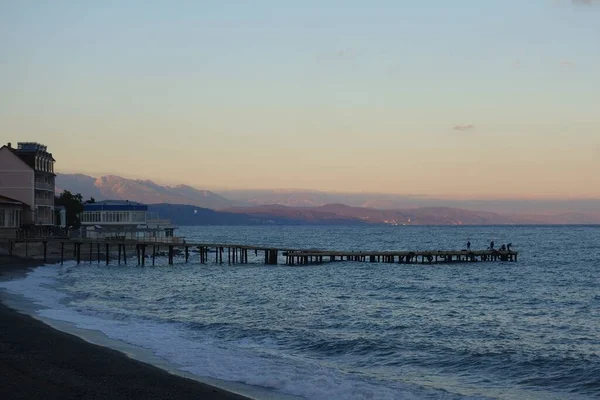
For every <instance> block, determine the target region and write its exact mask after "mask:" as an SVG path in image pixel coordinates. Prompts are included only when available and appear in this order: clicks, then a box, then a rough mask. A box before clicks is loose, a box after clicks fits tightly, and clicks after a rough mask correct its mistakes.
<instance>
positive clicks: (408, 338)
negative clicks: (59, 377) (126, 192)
mask: <svg viewBox="0 0 600 400" xmlns="http://www.w3.org/2000/svg"><path fill="white" fill-rule="evenodd" d="M178 233H179V234H180V235H183V236H185V237H186V240H187V241H188V242H189V243H192V242H209V243H221V242H223V243H239V244H255V245H265V246H272V247H276V246H280V247H288V248H320V249H336V250H427V249H442V250H445V249H447V250H450V249H462V248H464V247H465V246H466V242H467V241H470V242H471V244H472V248H473V249H484V248H486V247H487V246H488V244H489V242H490V241H492V240H493V241H494V242H495V244H496V247H498V246H499V245H501V244H503V243H509V242H511V243H512V244H513V249H515V250H517V251H519V260H518V262H497V263H454V264H439V265H420V264H419V265H404V264H383V263H381V264H377V263H358V262H335V263H325V264H322V265H313V266H284V265H278V266H272V265H269V266H267V265H263V264H262V263H261V262H262V260H264V256H262V254H258V256H254V254H253V253H250V257H249V261H250V264H246V265H241V264H237V265H234V266H229V265H226V264H223V265H218V264H216V263H215V262H214V253H213V254H209V262H208V263H207V264H204V265H202V264H200V263H199V256H198V254H197V253H192V254H191V256H190V260H189V262H188V263H185V260H184V259H183V258H182V257H178V258H176V259H175V265H167V263H166V257H162V258H159V259H157V261H158V262H157V265H156V266H154V267H152V266H148V265H147V266H146V267H140V266H137V265H135V263H134V262H132V261H133V260H130V262H129V263H128V264H127V265H126V266H125V265H120V266H119V265H115V264H111V265H109V266H106V265H104V264H103V263H101V264H99V265H98V264H96V263H92V264H85V263H82V264H81V265H79V266H77V265H75V264H74V263H73V262H69V263H65V265H64V266H60V265H52V266H44V267H40V268H38V269H36V270H34V271H32V272H31V273H29V275H28V276H27V277H26V278H25V279H22V280H18V281H9V282H0V287H3V288H5V289H6V290H8V291H9V292H12V293H18V294H22V295H24V296H26V297H27V298H29V299H31V300H32V301H34V302H36V303H37V304H39V305H41V306H43V307H42V308H40V309H39V310H38V311H37V313H39V315H40V316H42V317H44V318H50V319H53V320H58V321H67V322H71V323H73V324H75V325H76V326H77V327H79V328H82V329H90V330H96V331H101V332H103V333H104V334H105V335H106V336H108V337H109V338H112V339H115V340H119V341H122V342H125V343H129V344H132V345H135V346H139V347H142V348H144V349H147V350H148V351H151V352H152V353H153V354H154V355H155V356H156V357H158V358H160V359H162V360H164V361H165V362H168V363H171V364H172V365H175V366H177V368H179V369H180V370H182V371H185V372H188V373H191V374H194V375H196V376H198V377H210V378H215V379H219V380H223V381H230V382H238V383H243V384H246V385H252V386H256V387H262V388H266V390H267V391H268V393H270V394H272V395H273V396H275V398H276V397H277V396H278V395H282V396H283V395H294V396H299V397H303V398H307V399H464V398H473V399H488V398H489V399H495V398H500V399H586V398H598V397H600V227H593V226H579V227H576V226H557V227H554V226H553V227H542V226H539V227H413V226H408V227H405V226H394V227H325V226H321V227H302V226H294V227H285V226H272V227H271V226H269V227H188V228H181V229H180V231H179V232H178ZM258 397H260V396H258Z"/></svg>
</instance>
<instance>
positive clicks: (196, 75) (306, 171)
mask: <svg viewBox="0 0 600 400" xmlns="http://www.w3.org/2000/svg"><path fill="white" fill-rule="evenodd" d="M592 3H594V2H593V1H592V2H590V4H588V5H585V4H580V5H576V4H575V2H573V1H567V0H562V1H556V0H485V1H482V0H462V1H461V0H459V1H453V2H450V1H402V0H396V1H368V2H367V1H325V0H322V1H302V2H299V1H298V2H286V1H176V2H167V1H95V2H91V1H23V0H19V1H6V0H0V54H2V57H1V58H0V93H1V95H0V133H1V136H2V141H3V142H8V141H13V142H17V141H19V140H36V141H40V142H44V143H46V144H47V145H48V146H49V149H50V150H51V151H52V152H53V153H54V155H55V158H57V160H58V163H57V168H58V169H59V170H62V171H65V172H87V173H92V174H97V173H114V174H119V175H123V176H128V177H143V178H153V179H156V180H157V181H160V182H173V183H188V184H193V185H196V186H199V187H268V188H308V189H332V190H338V191H372V192H396V193H419V194H431V195H447V196H467V197H490V196H491V197H507V196H508V197H531V196H563V197H564V196H570V197H590V196H597V197H600V178H598V171H600V73H599V71H600V4H592Z"/></svg>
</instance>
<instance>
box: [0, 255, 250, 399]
mask: <svg viewBox="0 0 600 400" xmlns="http://www.w3.org/2000/svg"><path fill="white" fill-rule="evenodd" d="M41 265H43V262H41V261H40V260H34V259H23V258H19V257H12V258H11V257H8V256H5V255H0V279H3V280H6V279H8V280H11V279H20V278H22V277H24V275H25V274H26V273H27V271H30V270H31V269H33V268H36V267H39V266H41ZM8 300H9V296H7V295H6V294H5V293H4V292H2V291H0V326H1V329H0V349H1V350H2V351H0V375H1V376H2V377H3V381H5V384H3V385H2V388H1V389H0V396H1V397H2V398H10V399H38V398H39V399H44V400H47V399H48V398H50V399H52V398H61V399H79V398H82V397H83V398H89V397H93V398H97V399H102V398H105V399H137V398H139V399H192V398H201V399H214V400H222V399H227V400H244V399H246V400H247V399H250V398H249V397H245V396H243V395H241V394H237V393H235V392H233V391H228V390H226V389H222V388H220V387H217V386H213V385H210V384H207V383H204V382H201V381H199V380H196V379H193V378H188V377H185V376H183V374H175V373H172V372H170V371H169V370H167V369H163V368H159V367H157V366H154V365H151V364H148V363H145V362H142V361H138V360H136V359H134V358H131V357H129V356H128V355H127V353H126V352H122V351H117V350H114V349H112V348H110V347H106V346H102V345H98V344H95V343H91V342H89V341H86V340H85V339H84V338H82V337H79V336H77V335H76V334H71V333H68V332H65V331H62V330H60V329H58V328H57V327H56V326H52V325H50V324H49V323H47V322H44V320H42V319H38V318H35V317H33V316H30V315H27V314H25V313H23V312H21V311H20V310H19V309H17V308H13V307H11V305H10V302H9V301H8Z"/></svg>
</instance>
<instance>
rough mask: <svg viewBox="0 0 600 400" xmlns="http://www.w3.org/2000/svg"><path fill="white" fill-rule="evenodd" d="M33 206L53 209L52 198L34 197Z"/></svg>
mask: <svg viewBox="0 0 600 400" xmlns="http://www.w3.org/2000/svg"><path fill="white" fill-rule="evenodd" d="M35 205H36V206H50V207H54V197H51V198H43V197H36V198H35Z"/></svg>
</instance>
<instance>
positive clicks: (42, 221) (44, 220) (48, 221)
mask: <svg viewBox="0 0 600 400" xmlns="http://www.w3.org/2000/svg"><path fill="white" fill-rule="evenodd" d="M35 224H36V225H54V221H53V219H52V216H49V217H39V216H38V217H37V218H36V219H35Z"/></svg>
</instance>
